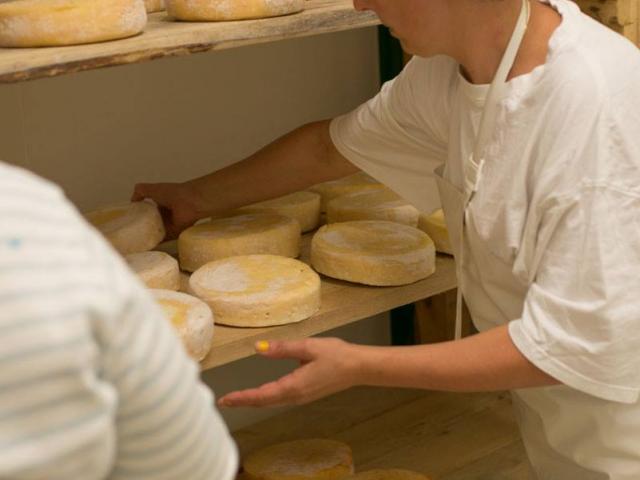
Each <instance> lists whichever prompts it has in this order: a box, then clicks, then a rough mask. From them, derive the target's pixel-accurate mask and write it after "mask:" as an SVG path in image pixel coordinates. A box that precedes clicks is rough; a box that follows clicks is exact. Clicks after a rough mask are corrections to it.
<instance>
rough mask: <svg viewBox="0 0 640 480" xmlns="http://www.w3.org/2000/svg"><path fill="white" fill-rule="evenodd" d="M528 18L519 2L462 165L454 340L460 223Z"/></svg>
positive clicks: (526, 1) (459, 316) (460, 258)
mask: <svg viewBox="0 0 640 480" xmlns="http://www.w3.org/2000/svg"><path fill="white" fill-rule="evenodd" d="M530 16H531V5H530V4H529V0H522V8H521V9H520V15H519V16H518V21H517V22H516V26H515V28H514V31H513V34H512V35H511V39H510V40H509V44H508V45H507V49H506V50H505V53H504V55H503V56H502V60H501V61H500V65H499V66H498V70H497V71H496V75H495V77H494V79H493V82H491V86H490V87H489V92H488V93H487V99H486V101H485V105H484V109H483V110H482V116H481V117H480V127H479V130H478V136H477V137H476V141H475V145H474V149H473V154H472V155H471V157H470V158H469V159H467V163H466V164H465V165H464V169H463V170H464V177H465V179H464V187H463V188H464V190H465V191H464V198H465V200H464V209H463V212H462V232H461V245H460V247H459V250H460V252H459V256H458V258H456V262H457V270H458V292H457V295H456V324H455V339H456V340H458V339H460V338H461V337H462V278H463V276H462V264H463V261H464V260H463V259H464V223H465V217H466V212H467V205H468V204H469V202H470V201H471V198H472V197H473V194H474V193H475V192H476V191H477V190H478V186H479V184H480V180H481V178H482V167H483V166H484V158H483V157H482V156H481V154H482V153H483V150H484V148H485V146H486V144H487V143H488V142H489V139H490V138H491V136H492V135H493V132H494V130H495V123H496V116H497V111H498V106H499V104H500V101H501V100H502V98H503V96H504V90H505V88H506V85H507V77H508V76H509V72H510V71H511V69H512V68H513V65H514V63H515V60H516V56H517V55H518V50H520V45H521V44H522V39H523V38H524V34H525V32H526V31H527V25H528V24H529V17H530Z"/></svg>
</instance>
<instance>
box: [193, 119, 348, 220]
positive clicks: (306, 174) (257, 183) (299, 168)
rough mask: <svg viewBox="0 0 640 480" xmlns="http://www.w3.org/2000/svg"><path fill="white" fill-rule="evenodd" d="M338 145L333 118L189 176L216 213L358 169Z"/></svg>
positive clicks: (204, 205) (206, 208)
mask: <svg viewBox="0 0 640 480" xmlns="http://www.w3.org/2000/svg"><path fill="white" fill-rule="evenodd" d="M356 171H357V168H356V167H354V166H353V165H352V164H351V163H350V162H349V161H348V160H347V159H345V158H344V157H343V156H342V155H341V154H340V153H339V152H338V151H337V150H336V148H335V147H334V146H333V142H332V141H331V138H330V136H329V121H328V120H325V121H321V122H315V123H311V124H308V125H305V126H303V127H300V128H298V129H296V130H294V131H293V132H291V133H289V134H287V135H284V136H283V137H281V138H279V139H277V140H276V141H274V142H273V143H271V144H269V145H267V146H266V147H264V148H263V149H261V150H259V151H258V152H256V153H255V154H253V155H251V156H250V157H248V158H246V159H245V160H242V161H240V162H238V163H236V164H234V165H231V166H229V167H227V168H223V169H221V170H219V171H217V172H214V173H211V174H209V175H206V176H204V177H201V178H197V179H194V180H191V181H190V182H188V184H189V185H190V186H191V187H192V188H193V190H194V192H195V193H196V194H197V195H198V197H199V198H200V199H201V203H202V210H203V212H202V213H206V215H215V214H218V213H223V212H224V211H227V210H232V209H235V208H238V207H241V206H243V205H247V204H250V203H254V202H259V201H262V200H266V199H269V198H274V197H278V196H280V195H285V194H287V193H291V192H294V191H297V190H302V189H305V188H307V187H309V186H311V185H313V184H315V183H319V182H323V181H327V180H332V179H335V178H339V177H343V176H346V175H349V174H351V173H355V172H356Z"/></svg>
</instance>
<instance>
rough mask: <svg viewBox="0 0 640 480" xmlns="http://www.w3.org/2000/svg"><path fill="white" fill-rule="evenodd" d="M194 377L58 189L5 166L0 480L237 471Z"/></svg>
mask: <svg viewBox="0 0 640 480" xmlns="http://www.w3.org/2000/svg"><path fill="white" fill-rule="evenodd" d="M198 375H199V371H198V368H197V365H196V364H195V363H194V362H193V361H191V360H190V359H189V358H188V357H187V355H186V354H185V352H184V350H183V347H182V345H181V344H180V342H179V340H178V339H177V337H176V336H175V334H174V333H173V330H172V327H171V326H170V325H169V324H168V322H166V320H165V319H164V318H163V316H162V313H161V312H160V311H159V309H158V307H157V306H156V305H155V303H154V301H153V300H152V299H151V298H150V297H149V295H148V293H147V292H146V290H145V289H144V288H143V287H142V286H141V285H140V284H139V282H138V281H137V279H136V278H135V277H134V276H133V275H132V274H131V273H129V271H128V269H127V267H126V266H125V265H124V263H123V262H122V260H121V259H120V258H119V256H118V255H117V254H116V253H115V252H114V251H113V250H112V249H111V247H110V246H108V245H107V244H106V242H105V241H104V240H103V239H102V238H101V237H100V235H99V234H98V233H96V232H95V231H94V230H93V229H92V228H90V227H89V226H88V225H87V224H86V222H85V221H84V220H83V219H82V217H81V216H80V215H79V214H78V213H77V211H76V210H75V209H74V208H73V206H72V205H71V204H70V203H69V202H68V201H67V200H66V199H65V198H64V195H63V194H62V192H61V191H60V189H58V188H57V187H55V186H53V185H51V184H50V183H48V182H45V181H44V180H42V179H39V178H38V177H36V176H34V175H32V174H30V173H28V172H25V171H24V170H21V169H18V168H14V167H10V166H8V165H6V164H2V163H0V478H3V479H20V480H23V479H47V480H56V479H64V480H72V479H81V480H93V479H104V478H109V479H149V480H150V479H153V480H156V479H167V480H169V479H185V480H201V479H202V480H205V479H210V480H230V479H232V478H234V475H235V472H236V467H237V462H238V460H237V452H236V448H235V446H234V444H233V441H232V440H231V437H230V436H229V433H228V431H227V429H226V427H225V425H224V423H223V422H222V420H221V418H220V416H219V414H218V412H217V411H216V409H215V407H214V404H213V397H212V394H211V392H210V391H209V390H208V389H207V388H206V387H205V386H204V385H203V384H201V383H200V381H199V376H198Z"/></svg>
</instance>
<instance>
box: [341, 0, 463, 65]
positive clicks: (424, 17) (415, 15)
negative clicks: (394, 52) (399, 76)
mask: <svg viewBox="0 0 640 480" xmlns="http://www.w3.org/2000/svg"><path fill="white" fill-rule="evenodd" d="M459 1H460V0H354V1H353V5H354V7H355V9H356V10H371V11H373V12H375V13H376V14H377V15H378V17H379V18H380V20H381V21H382V23H383V24H384V25H386V26H387V27H389V29H390V31H391V34H392V35H393V36H395V37H396V38H397V39H398V40H400V42H401V43H402V47H403V48H404V50H405V51H406V52H407V53H411V54H414V55H420V56H423V57H429V56H433V55H437V54H441V53H446V52H445V51H443V50H445V49H446V42H447V40H446V39H447V37H449V36H450V35H451V27H450V26H449V24H450V15H451V5H450V4H451V3H456V2H459Z"/></svg>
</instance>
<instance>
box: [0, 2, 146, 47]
mask: <svg viewBox="0 0 640 480" xmlns="http://www.w3.org/2000/svg"><path fill="white" fill-rule="evenodd" d="M146 23H147V12H146V10H145V7H144V4H143V3H142V2H141V1H140V0H91V1H87V0H14V1H9V2H0V47H46V46H56V45H78V44H83V43H92V42H102V41H105V40H114V39H118V38H125V37H130V36H132V35H136V34H138V33H140V32H141V31H142V30H143V29H144V27H145V25H146Z"/></svg>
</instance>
